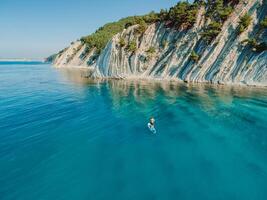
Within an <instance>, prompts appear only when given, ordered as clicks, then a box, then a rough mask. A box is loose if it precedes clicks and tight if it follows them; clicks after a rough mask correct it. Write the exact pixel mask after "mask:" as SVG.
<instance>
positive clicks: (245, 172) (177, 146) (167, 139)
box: [0, 63, 267, 200]
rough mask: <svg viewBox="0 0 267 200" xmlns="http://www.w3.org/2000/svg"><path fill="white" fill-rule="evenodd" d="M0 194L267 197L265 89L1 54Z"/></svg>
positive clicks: (30, 198)
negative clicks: (92, 71) (103, 77)
mask: <svg viewBox="0 0 267 200" xmlns="http://www.w3.org/2000/svg"><path fill="white" fill-rule="evenodd" d="M152 115H153V116H155V118H156V129H157V134H156V135H152V134H151V133H150V132H149V131H148V130H147V126H146V125H147V122H148V118H149V117H150V116H152ZM0 199H1V200H13V199H19V200H39V199H42V200H47V199H49V200H50V199H57V200H60V199H64V200H74V199H75V200H84V199H94V200H96V199H103V200H107V199H114V200H120V199H121V200H131V199H133V200H137V199H138V200H142V199H147V200H156V199H159V200H165V199H167V200H171V199H175V200H176V199H183V200H185V199H198V200H202V199H203V200H209V199H216V200H217V199H227V200H231V199H237V200H241V199H242V200H266V199H267V90H266V89H259V88H248V87H234V88H233V87H226V86H219V87H218V86H217V87H215V86H213V87H211V86H207V85H206V86H205V85H183V84H179V85H177V84H174V83H159V82H151V81H150V82H146V81H139V82H136V81H131V82H130V81H121V80H116V81H108V82H92V81H85V80H83V79H82V78H81V75H80V73H79V72H77V71H75V72H71V71H59V70H56V69H53V68H52V67H51V66H50V65H48V64H38V63H23V64H21V63H20V64H16V63H13V64H10V63H2V64H1V65H0Z"/></svg>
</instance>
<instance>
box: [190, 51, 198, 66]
mask: <svg viewBox="0 0 267 200" xmlns="http://www.w3.org/2000/svg"><path fill="white" fill-rule="evenodd" d="M190 59H191V60H192V61H194V62H195V63H196V62H198V61H199V55H198V54H197V53H196V52H195V51H192V53H191V55H190Z"/></svg>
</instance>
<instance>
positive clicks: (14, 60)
mask: <svg viewBox="0 0 267 200" xmlns="http://www.w3.org/2000/svg"><path fill="white" fill-rule="evenodd" d="M0 62H45V60H44V59H29V58H0Z"/></svg>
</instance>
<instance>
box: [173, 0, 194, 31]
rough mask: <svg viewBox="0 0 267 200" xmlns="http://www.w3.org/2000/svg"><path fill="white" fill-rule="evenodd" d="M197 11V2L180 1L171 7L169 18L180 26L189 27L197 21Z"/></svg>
mask: <svg viewBox="0 0 267 200" xmlns="http://www.w3.org/2000/svg"><path fill="white" fill-rule="evenodd" d="M197 11H198V6H197V4H190V3H189V2H179V3H177V4H176V5H175V6H174V7H172V8H171V9H170V11H169V13H168V20H171V21H172V23H173V24H174V25H175V26H176V27H178V28H185V29H188V28H191V27H192V26H193V25H194V23H195V22H196V15H197Z"/></svg>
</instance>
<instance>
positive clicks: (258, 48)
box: [242, 38, 267, 53]
mask: <svg viewBox="0 0 267 200" xmlns="http://www.w3.org/2000/svg"><path fill="white" fill-rule="evenodd" d="M242 44H246V45H247V46H248V47H250V48H251V50H252V51H255V52H258V53H260V52H263V51H266V50H267V44H266V43H265V42H258V41H257V39H256V38H249V39H246V40H244V41H242Z"/></svg>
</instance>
